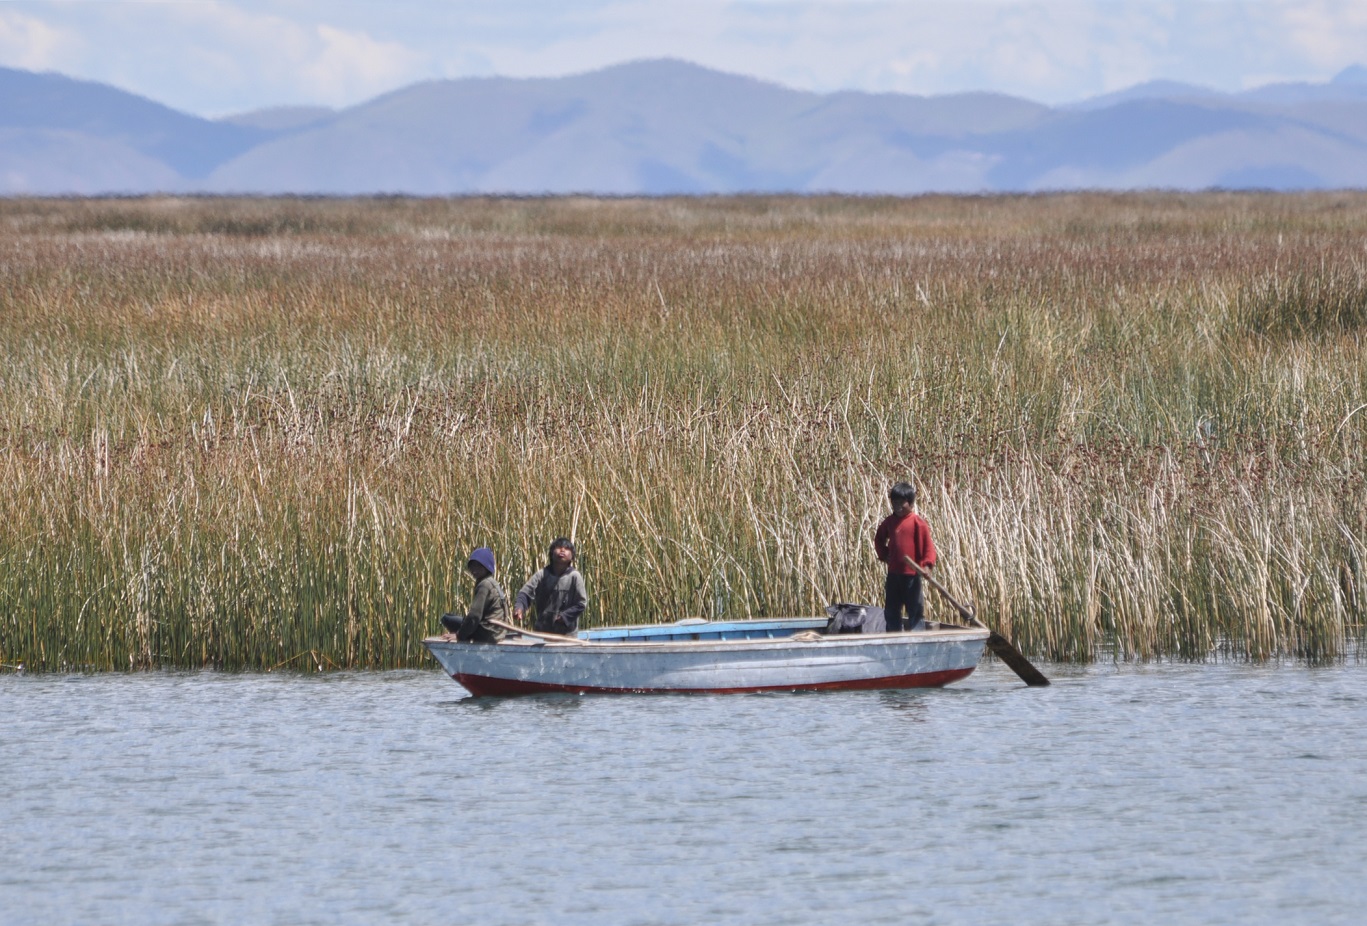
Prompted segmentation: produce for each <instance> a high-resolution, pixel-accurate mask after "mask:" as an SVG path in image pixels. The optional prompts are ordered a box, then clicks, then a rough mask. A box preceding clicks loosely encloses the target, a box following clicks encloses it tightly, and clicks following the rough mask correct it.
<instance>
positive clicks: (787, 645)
mask: <svg viewBox="0 0 1367 926" xmlns="http://www.w3.org/2000/svg"><path fill="white" fill-rule="evenodd" d="M647 626H650V625H647ZM660 626H666V627H668V626H670V625H668V624H665V625H660ZM799 632H801V631H799ZM808 632H810V631H808ZM989 634H990V631H989V630H987V629H985V628H981V627H957V628H949V627H946V628H937V629H935V630H909V631H902V632H900V633H868V634H863V633H858V634H856V633H842V634H822V635H819V636H818V637H817V638H816V639H805V640H799V639H797V638H796V637H795V636H787V637H741V638H737V639H734V640H639V639H638V640H621V641H617V640H571V639H568V638H567V639H564V640H547V639H542V638H533V637H515V638H510V639H504V640H500V641H498V642H497V643H466V642H463V641H459V640H456V639H455V638H454V637H453V636H451V635H443V636H434V637H426V638H424V639H423V641H422V643H423V645H424V646H426V647H427V648H428V649H429V650H430V649H432V647H433V646H442V647H448V646H449V647H466V646H493V647H496V648H506V649H517V650H530V649H541V648H543V647H553V648H554V649H556V650H557V651H561V652H566V653H569V652H574V653H584V654H589V653H598V654H602V655H605V656H606V655H608V654H610V653H661V652H668V651H671V650H674V651H684V652H712V651H716V652H734V651H736V650H742V649H800V648H802V647H809V646H821V647H823V648H824V647H829V646H832V645H841V646H856V647H863V646H874V645H887V644H890V643H900V644H905V645H925V644H931V643H949V642H957V641H975V640H981V641H983V642H984V643H986V641H987V638H988V636H989Z"/></svg>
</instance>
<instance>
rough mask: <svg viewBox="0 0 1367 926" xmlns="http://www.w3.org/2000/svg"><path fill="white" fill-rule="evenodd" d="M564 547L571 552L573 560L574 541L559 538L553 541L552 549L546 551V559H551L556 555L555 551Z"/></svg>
mask: <svg viewBox="0 0 1367 926" xmlns="http://www.w3.org/2000/svg"><path fill="white" fill-rule="evenodd" d="M562 547H563V548H564V549H566V550H569V551H570V559H571V560H573V559H574V541H573V540H571V539H570V538H568V537H557V538H555V539H554V540H552V541H551V546H550V549H549V550H547V551H546V558H547V559H549V558H551V557H553V556H554V555H555V551H556V550H559V549H561V548H562Z"/></svg>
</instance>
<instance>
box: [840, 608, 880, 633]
mask: <svg viewBox="0 0 1367 926" xmlns="http://www.w3.org/2000/svg"><path fill="white" fill-rule="evenodd" d="M826 614H827V615H829V617H830V619H831V620H830V623H828V624H827V625H826V633H828V634H829V633H887V630H888V624H887V621H886V620H885V619H884V617H883V609H882V608H880V607H878V606H877V605H871V604H849V603H848V602H841V603H840V604H831V605H827V606H826Z"/></svg>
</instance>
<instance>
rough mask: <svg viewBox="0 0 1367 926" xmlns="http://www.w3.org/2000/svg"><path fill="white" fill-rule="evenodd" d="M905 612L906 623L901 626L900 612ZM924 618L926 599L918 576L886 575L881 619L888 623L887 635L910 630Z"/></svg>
mask: <svg viewBox="0 0 1367 926" xmlns="http://www.w3.org/2000/svg"><path fill="white" fill-rule="evenodd" d="M904 609H905V610H906V613H907V622H906V625H905V626H903V624H902V611H903V610H904ZM925 616H926V599H925V595H924V594H922V592H921V577H920V575H910V576H904V575H898V574H896V573H891V572H890V573H888V581H887V583H886V584H885V585H884V586H883V617H884V618H885V619H886V620H887V623H888V633H897V632H898V631H901V630H911V629H913V628H914V627H915V626H916V625H917V624H919V623H921V621H922V619H924V618H925Z"/></svg>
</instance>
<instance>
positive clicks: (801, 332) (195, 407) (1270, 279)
mask: <svg viewBox="0 0 1367 926" xmlns="http://www.w3.org/2000/svg"><path fill="white" fill-rule="evenodd" d="M0 268H3V274H0V344H2V345H3V350H4V357H5V363H4V364H3V366H0V479H3V484H4V485H5V487H6V489H5V492H4V493H3V494H2V495H0V664H3V665H5V666H6V667H15V666H19V665H23V666H25V667H27V668H29V669H32V670H38V671H56V670H70V669H144V668H152V667H198V666H213V667H219V668H224V669H274V668H281V667H289V668H294V669H301V670H305V671H317V670H327V669H331V668H359V667H366V668H387V667H398V666H411V665H426V664H427V659H426V656H425V653H424V651H423V650H422V648H421V646H420V641H421V639H422V638H423V637H424V636H425V635H428V634H430V633H432V632H434V631H435V630H436V629H437V622H436V616H437V615H438V614H440V613H441V612H443V611H445V610H448V609H453V608H458V607H459V606H460V605H461V604H463V603H464V601H466V600H467V599H468V594H469V585H470V582H469V580H468V578H467V577H465V575H464V573H463V568H462V565H463V559H464V555H465V553H466V552H468V550H469V549H470V548H471V547H473V546H477V545H484V544H487V545H489V546H492V547H493V548H494V549H495V551H496V552H497V554H498V556H499V561H500V574H501V577H502V579H503V582H504V585H505V587H511V588H512V589H515V588H516V587H517V586H518V585H519V584H520V582H521V581H522V579H523V578H524V577H525V576H526V575H527V574H529V573H530V572H531V571H532V570H533V569H535V568H536V567H537V566H538V565H539V563H540V562H541V561H542V559H543V557H544V555H545V547H546V545H547V543H548V542H549V540H550V539H551V538H552V537H554V536H556V535H558V534H569V535H571V536H573V537H574V538H575V540H576V541H577V543H578V545H579V550H580V558H581V566H582V568H583V571H584V573H585V576H586V578H587V580H588V583H589V588H590V594H591V597H592V603H591V605H590V610H589V613H588V616H587V620H586V622H587V623H588V624H590V625H592V624H595V623H600V622H604V621H613V622H616V621H622V620H627V621H642V622H645V621H656V620H659V621H672V620H675V619H678V618H680V617H685V616H695V615H702V616H708V617H711V616H722V615H724V616H729V617H754V616H764V615H781V614H810V613H819V611H820V609H821V608H822V607H823V606H824V605H825V604H827V603H829V602H831V601H837V600H864V601H869V600H878V598H879V596H880V595H881V591H880V590H881V574H880V566H879V564H878V563H877V562H876V561H875V560H874V558H873V556H872V552H871V547H870V537H871V535H872V531H873V528H874V526H875V525H876V523H877V521H878V520H879V519H880V518H881V517H882V516H883V514H884V512H885V510H886V507H887V503H886V497H885V493H886V488H887V486H888V485H889V484H890V483H891V482H893V481H897V480H899V479H904V478H908V477H912V476H913V474H914V478H915V479H916V481H917V483H918V485H919V486H920V489H921V495H920V500H919V507H920V509H921V511H922V512H923V514H925V516H926V517H927V518H928V520H929V521H930V523H931V525H932V529H933V531H934V533H935V536H936V539H937V542H938V544H939V545H940V547H941V549H942V565H941V567H940V571H939V575H940V576H941V578H942V580H943V581H944V582H945V583H946V584H948V585H949V586H950V587H951V588H952V589H955V590H957V591H958V592H959V593H960V594H961V595H963V596H965V597H970V598H972V599H973V600H974V601H975V602H976V603H977V605H978V609H979V612H980V614H981V615H982V616H983V617H984V618H985V619H986V620H987V622H988V623H989V624H991V625H992V626H994V627H996V628H998V629H1000V630H1002V631H1003V632H1004V633H1006V634H1007V635H1008V636H1010V637H1011V638H1012V639H1013V640H1014V641H1015V642H1016V643H1017V644H1018V646H1020V647H1021V648H1022V649H1023V650H1024V651H1025V652H1028V653H1030V654H1032V655H1034V656H1038V657H1043V658H1045V659H1050V660H1071V661H1088V660H1092V659H1095V658H1098V657H1103V658H1120V659H1143V660H1147V659H1160V658H1180V659H1193V660H1201V659H1210V658H1227V659H1248V660H1272V659H1281V658H1290V659H1299V660H1304V661H1308V662H1312V663H1313V662H1324V661H1332V660H1337V659H1342V658H1344V657H1345V655H1347V654H1350V653H1353V652H1355V651H1356V649H1357V647H1359V646H1360V645H1361V642H1362V639H1363V636H1364V621H1363V614H1364V582H1367V568H1365V567H1364V560H1365V559H1367V477H1365V476H1364V459H1365V458H1367V453H1364V451H1367V398H1365V397H1364V396H1367V351H1364V349H1363V348H1364V344H1363V340H1364V336H1367V195H1363V194H1306V195H1296V196H1278V195H1271V194H1218V193H1211V194H1202V195H1178V194H1171V195H1166V194H1165V195H1159V194H1148V195H1123V196H1120V195H1101V194H1094V195H1059V196H1045V197H990V198H977V197H961V198H953V197H923V198H915V199H858V198H856V199H850V198H835V197H832V198H782V197H740V198H716V199H709V198H699V199H661V200H629V199H609V200H595V199H577V198H561V199H544V200H543V199H479V198H476V199H456V200H412V199H397V198H378V199H364V200H331V199H318V200H307V199H199V198H190V199H173V198H166V199H161V198H149V199H129V200H118V199H108V200H22V199H21V200H9V201H0ZM932 610H933V611H934V612H935V614H936V615H938V616H941V617H946V618H947V617H949V614H948V613H947V611H946V610H945V609H944V608H943V606H942V605H940V604H937V603H934V602H932Z"/></svg>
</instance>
